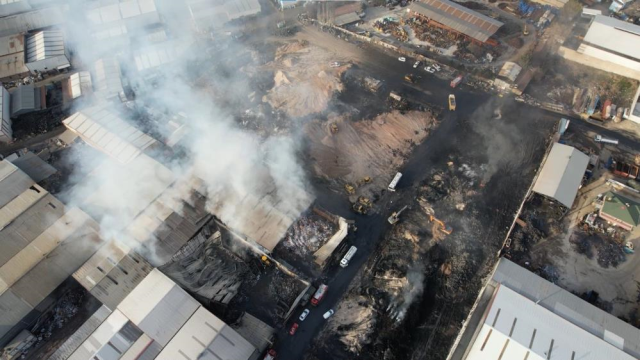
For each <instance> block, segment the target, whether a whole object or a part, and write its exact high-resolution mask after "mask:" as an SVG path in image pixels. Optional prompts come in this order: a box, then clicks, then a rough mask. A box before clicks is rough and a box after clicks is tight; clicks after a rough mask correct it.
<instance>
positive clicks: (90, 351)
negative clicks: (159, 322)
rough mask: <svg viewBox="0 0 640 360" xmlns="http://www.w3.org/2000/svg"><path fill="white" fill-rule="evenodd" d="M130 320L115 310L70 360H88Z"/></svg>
mask: <svg viewBox="0 0 640 360" xmlns="http://www.w3.org/2000/svg"><path fill="white" fill-rule="evenodd" d="M128 321H129V319H127V317H126V316H125V315H124V314H123V313H121V312H120V311H118V310H115V311H114V312H113V313H111V315H109V316H108V317H107V319H106V320H105V321H104V322H102V324H100V326H98V328H97V329H96V330H95V331H94V332H93V333H92V334H91V336H89V337H88V338H87V340H86V341H85V342H84V343H82V345H81V346H79V347H78V348H77V349H76V351H74V353H73V355H71V356H70V357H69V359H68V360H88V359H93V356H94V355H96V354H97V353H98V351H99V350H100V349H101V348H102V347H103V346H104V345H105V344H107V343H108V342H109V341H110V340H111V339H112V338H113V337H114V335H116V334H117V333H118V331H120V329H122V328H123V327H124V326H125V325H126V324H127V322H128Z"/></svg>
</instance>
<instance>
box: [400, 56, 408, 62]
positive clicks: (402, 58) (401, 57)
mask: <svg viewBox="0 0 640 360" xmlns="http://www.w3.org/2000/svg"><path fill="white" fill-rule="evenodd" d="M398 61H400V62H405V61H407V58H406V57H404V56H400V57H399V58H398Z"/></svg>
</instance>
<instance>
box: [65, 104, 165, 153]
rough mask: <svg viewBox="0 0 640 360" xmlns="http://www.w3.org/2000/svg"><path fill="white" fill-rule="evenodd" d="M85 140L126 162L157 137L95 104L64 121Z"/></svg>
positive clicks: (152, 142) (151, 143)
mask: <svg viewBox="0 0 640 360" xmlns="http://www.w3.org/2000/svg"><path fill="white" fill-rule="evenodd" d="M63 123H64V125H65V126H66V127H67V128H68V129H69V130H71V131H73V132H75V133H76V134H78V135H80V137H82V139H83V140H84V141H86V142H87V143H89V145H91V146H93V147H95V148H96V149H98V150H100V151H102V152H104V153H106V154H107V155H109V156H111V157H112V158H114V159H116V160H118V161H119V162H121V163H123V164H126V163H128V162H130V161H131V160H133V159H134V158H136V157H137V156H138V155H139V154H140V153H142V152H143V151H144V150H145V149H146V148H148V147H149V146H151V145H153V144H154V143H155V142H156V140H154V139H153V138H152V137H151V136H149V135H147V134H145V133H143V132H142V131H140V130H138V129H136V128H135V127H133V126H131V125H129V124H128V123H127V122H125V121H124V120H122V119H121V118H120V117H119V116H118V115H117V114H116V113H113V112H111V111H109V110H107V109H106V108H102V107H92V108H88V109H84V110H82V111H79V112H77V113H75V114H73V115H71V116H70V117H68V118H66V119H65V120H64V121H63Z"/></svg>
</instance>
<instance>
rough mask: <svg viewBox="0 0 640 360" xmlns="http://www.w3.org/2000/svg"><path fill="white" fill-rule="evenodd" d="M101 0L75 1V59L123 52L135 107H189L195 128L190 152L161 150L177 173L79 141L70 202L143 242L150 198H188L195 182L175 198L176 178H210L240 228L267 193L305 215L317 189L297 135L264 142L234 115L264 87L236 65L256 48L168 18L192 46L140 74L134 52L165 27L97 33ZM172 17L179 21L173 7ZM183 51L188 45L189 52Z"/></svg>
mask: <svg viewBox="0 0 640 360" xmlns="http://www.w3.org/2000/svg"><path fill="white" fill-rule="evenodd" d="M96 3H97V2H83V1H76V2H74V4H73V5H72V6H71V11H70V16H69V20H68V22H67V24H66V27H67V28H66V31H67V34H70V36H68V37H67V42H68V44H67V46H70V47H71V48H72V49H73V56H74V58H75V60H76V61H75V63H77V64H82V66H86V67H87V68H90V66H91V64H92V63H93V62H94V61H95V60H96V59H100V58H103V57H105V56H112V57H113V56H115V57H116V58H117V59H118V61H119V62H120V64H121V66H122V71H123V73H124V74H125V75H123V77H124V78H125V81H124V83H125V84H130V85H131V88H132V89H133V91H134V93H135V102H136V104H137V106H135V108H136V109H143V108H147V109H149V108H150V109H153V110H154V111H155V112H156V113H158V114H165V115H167V116H171V115H174V114H178V113H181V114H184V115H185V117H186V119H187V125H188V127H189V129H190V131H189V132H188V134H187V135H186V137H185V138H184V139H183V141H182V142H181V143H180V145H181V146H183V147H184V151H183V152H182V153H183V156H181V157H176V156H173V155H167V154H166V153H165V152H163V151H159V152H157V153H155V154H154V155H153V157H154V158H155V159H158V160H159V161H160V162H161V163H163V164H164V165H165V166H166V167H168V168H169V169H170V170H171V173H170V174H167V173H165V172H163V171H161V170H158V169H157V168H154V167H152V166H150V165H149V164H153V162H145V161H136V160H134V161H133V162H131V163H129V164H126V165H123V164H120V163H118V162H117V161H115V160H114V159H111V158H105V159H104V160H101V161H100V160H97V159H96V154H95V151H92V150H86V151H85V150H84V149H85V148H84V147H79V148H78V149H77V150H76V151H74V153H75V154H74V157H73V160H74V166H75V167H76V169H77V170H78V171H76V173H75V176H74V177H72V184H74V185H75V186H73V187H72V188H70V189H68V191H66V193H65V196H64V199H65V201H66V202H68V203H71V204H77V205H81V207H84V208H87V207H88V208H90V209H89V210H90V211H89V212H90V213H91V214H92V215H94V216H96V217H97V218H98V220H99V221H100V225H101V229H102V230H101V231H102V233H103V236H105V238H108V239H111V238H117V239H118V240H121V241H125V242H127V243H129V244H130V245H135V244H136V242H135V241H134V240H133V238H135V237H136V236H135V234H136V233H137V230H136V229H127V227H128V226H129V224H131V222H132V221H133V220H134V218H136V216H138V215H139V214H140V212H141V211H143V210H144V209H145V208H147V206H148V205H149V200H150V199H154V198H157V197H158V196H160V194H161V193H163V194H164V196H165V197H167V196H168V197H169V199H168V200H167V201H169V202H171V201H174V202H175V203H179V202H180V200H182V199H188V198H189V192H190V190H191V188H190V187H188V186H174V187H173V188H172V189H171V190H170V193H169V195H167V194H168V193H167V191H169V190H167V189H166V186H167V183H171V182H173V181H175V182H177V183H181V182H183V183H187V182H190V180H191V179H193V177H197V178H199V179H201V180H202V186H201V187H200V188H201V190H202V191H203V192H204V193H205V194H206V195H207V196H208V204H207V206H208V209H209V210H211V211H215V212H216V215H218V216H219V217H220V218H221V220H222V221H223V222H226V223H228V224H232V226H241V225H242V224H243V223H245V222H249V221H251V219H247V218H246V216H247V215H246V211H245V210H246V209H240V208H238V207H237V204H238V203H240V202H241V201H242V200H243V199H246V198H248V197H249V198H255V199H268V201H269V202H270V205H272V206H274V207H276V208H277V210H278V211H280V212H282V213H285V214H289V216H297V214H300V212H302V211H303V210H304V209H305V208H306V207H307V206H308V205H309V203H310V201H311V195H309V194H308V193H307V191H306V189H307V180H306V177H305V173H304V171H303V169H302V167H301V166H300V164H299V162H298V160H297V151H298V146H297V143H298V139H296V138H294V137H292V136H282V135H281V136H279V137H269V138H266V139H265V138H262V137H259V136H257V135H255V134H253V133H250V132H248V131H244V130H242V129H240V128H238V126H237V125H236V122H235V121H234V117H233V116H234V115H233V114H234V113H236V112H239V111H244V109H246V108H247V107H251V106H252V105H251V104H250V102H249V100H248V99H247V97H246V96H247V94H249V93H251V92H252V91H255V90H257V89H253V88H252V85H251V84H250V80H248V79H247V77H245V76H244V75H243V74H242V72H241V71H239V69H238V68H234V66H235V65H236V62H237V58H238V57H241V56H243V55H247V54H249V51H248V49H246V48H245V47H244V46H243V45H242V44H241V43H239V42H237V41H234V40H233V39H232V38H231V37H229V36H225V35H216V36H214V40H213V41H214V42H215V43H212V40H211V39H210V37H209V35H204V36H203V35H196V34H195V33H192V32H187V31H185V30H184V29H185V28H190V24H184V23H180V22H176V21H171V22H165V27H166V26H170V25H174V26H180V27H181V28H180V29H176V28H167V29H166V30H167V31H166V32H165V33H167V34H178V35H174V36H176V37H175V38H171V36H170V35H169V41H172V42H173V43H175V44H182V45H183V46H180V47H176V49H175V51H176V53H175V54H173V55H175V57H176V59H175V60H174V61H173V62H171V63H169V64H165V65H161V66H159V67H157V68H155V69H154V71H153V73H152V75H153V76H150V75H151V74H149V73H146V74H140V73H138V71H137V69H136V68H135V66H134V64H135V61H134V59H133V53H134V52H135V51H137V50H139V49H144V48H145V47H151V46H157V45H158V44H157V43H156V41H155V40H154V39H153V38H154V37H153V36H149V34H150V33H151V32H154V33H157V32H158V30H159V29H158V26H157V25H156V26H155V27H154V28H153V30H148V29H147V30H142V29H140V30H135V29H134V30H131V29H128V32H127V34H126V37H127V38H128V39H129V41H106V40H104V41H99V40H97V39H96V38H95V37H94V35H93V33H92V29H94V28H96V27H95V26H93V25H91V21H87V19H86V16H85V15H86V11H87V9H88V8H89V7H90V6H94V4H96ZM171 4H172V8H174V7H180V6H182V1H175V2H171ZM163 15H164V17H165V18H171V15H172V14H163ZM105 26H106V25H102V26H101V28H102V29H104V28H105ZM221 37H224V38H221ZM184 44H187V45H188V44H191V46H187V45H184ZM180 49H184V51H183V52H181V53H180V51H179V50H180ZM211 49H214V50H211ZM243 58H245V59H246V58H251V57H250V56H244V57H243ZM78 70H81V69H78ZM94 75H95V74H94ZM151 79H153V80H151ZM222 102H224V104H221V103H222ZM83 105H86V104H85V103H83ZM93 105H98V106H103V107H105V109H107V110H109V111H120V112H121V114H122V117H123V119H124V120H126V121H129V122H130V123H131V124H133V125H134V126H136V127H140V126H139V125H140V124H139V119H140V115H141V114H140V113H138V112H135V111H129V110H128V109H127V108H126V107H125V106H123V105H122V104H120V103H118V101H117V100H116V101H111V102H105V101H103V100H101V99H99V98H98V97H96V98H95V99H94V104H93ZM75 110H78V111H81V110H82V109H80V108H78V109H75ZM142 115H144V114H142ZM142 117H144V116H142ZM145 126H147V127H151V130H152V131H151V132H152V133H159V134H161V135H163V136H168V135H169V134H168V133H166V131H167V130H166V128H165V127H164V126H160V125H157V124H155V123H154V122H153V121H148V122H146V123H145ZM99 157H100V158H102V157H101V156H99ZM97 163H99V164H97ZM82 169H94V170H93V171H92V172H91V175H89V176H86V172H87V171H81V170H82ZM87 204H90V205H87ZM83 205H84V206H83ZM176 206H178V205H176ZM138 241H140V239H138ZM146 247H147V250H148V251H151V252H153V245H152V244H150V243H147V244H146Z"/></svg>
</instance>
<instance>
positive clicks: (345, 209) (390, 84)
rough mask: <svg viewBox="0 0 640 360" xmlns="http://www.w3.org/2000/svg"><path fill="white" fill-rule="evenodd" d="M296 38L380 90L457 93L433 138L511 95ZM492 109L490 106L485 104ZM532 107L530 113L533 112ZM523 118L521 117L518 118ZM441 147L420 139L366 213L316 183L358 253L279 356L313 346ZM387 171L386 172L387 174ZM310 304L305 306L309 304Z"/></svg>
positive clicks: (522, 107)
mask: <svg viewBox="0 0 640 360" xmlns="http://www.w3.org/2000/svg"><path fill="white" fill-rule="evenodd" d="M299 36H300V38H303V39H306V40H310V41H311V40H312V41H313V43H314V44H315V45H317V46H321V47H325V48H326V49H327V51H333V52H335V53H336V55H337V56H338V55H339V56H340V57H350V58H352V59H353V61H354V62H355V63H356V65H357V66H358V67H359V68H361V69H363V70H364V71H365V72H367V73H369V74H371V76H374V77H375V78H377V79H379V80H382V81H383V82H384V84H385V85H384V89H383V90H382V91H385V92H389V91H396V92H399V93H400V94H402V95H403V96H405V97H406V98H408V99H409V100H410V101H412V102H418V103H423V104H436V105H438V106H441V107H446V104H447V98H448V95H449V94H450V93H453V94H455V95H456V99H457V103H458V107H457V111H455V112H448V111H447V112H445V113H444V116H443V119H442V123H441V125H440V126H439V127H438V128H437V129H436V130H435V131H434V132H433V133H432V134H431V135H430V138H438V139H440V140H439V142H440V141H443V139H444V140H446V138H447V136H449V135H450V134H452V132H455V131H456V126H457V125H456V124H457V122H458V120H459V119H470V118H471V117H472V116H473V115H474V112H475V111H476V110H477V109H478V108H480V107H482V106H485V104H489V105H487V106H496V105H495V104H500V102H505V101H508V102H513V103H515V101H514V100H513V99H512V98H508V97H505V98H504V99H501V100H500V101H497V102H494V101H490V99H491V98H492V95H490V94H487V93H482V92H478V91H474V90H473V89H470V88H468V87H466V86H465V85H461V86H459V87H458V88H456V89H452V88H451V87H450V86H449V81H450V79H440V78H439V77H438V76H435V75H432V74H429V73H427V72H426V71H424V70H423V68H424V65H421V66H420V67H419V68H418V69H414V68H413V63H414V61H412V60H411V59H407V61H406V62H404V63H403V62H400V61H398V59H397V55H395V54H393V53H391V52H385V51H382V50H380V49H377V48H372V47H366V48H360V47H357V46H355V45H354V44H351V43H347V42H344V41H343V40H339V39H337V38H336V37H335V36H332V35H330V34H327V33H324V32H321V31H319V30H317V29H316V28H315V27H306V28H303V31H302V32H301V33H300V34H299ZM408 73H415V74H420V75H421V76H422V79H421V80H420V81H419V82H418V83H417V84H408V83H407V82H406V81H404V80H403V78H404V75H405V74H408ZM513 106H515V107H516V109H518V111H519V112H521V113H522V112H529V111H531V112H532V113H541V111H540V110H539V109H535V108H531V107H530V106H529V105H526V104H521V103H515V104H513ZM489 111H492V109H489ZM534 111H535V112H534ZM546 117H549V118H550V119H560V117H561V116H560V115H557V114H551V113H546V116H545V118H546ZM523 121H524V120H523ZM570 128H571V129H572V131H576V130H577V131H585V132H592V133H593V134H600V135H603V136H606V137H612V138H616V139H619V140H620V144H621V145H623V146H626V147H629V148H630V149H634V150H638V151H640V146H639V144H638V142H637V140H636V139H635V138H634V137H633V136H632V135H631V134H620V133H615V132H613V131H611V130H609V129H606V128H604V127H602V126H599V125H597V124H592V123H589V122H585V121H583V120H580V119H575V118H574V119H572V121H571V125H570ZM446 148H447V147H446V146H443V147H442V149H440V150H439V149H438V148H435V149H434V146H433V142H430V141H429V140H428V141H425V142H424V143H422V144H420V145H419V146H418V147H417V148H416V149H415V151H414V152H413V153H412V155H411V156H410V157H409V159H408V160H407V162H406V163H405V166H404V168H403V169H401V170H400V171H401V172H402V173H403V174H404V176H403V178H402V180H401V181H400V184H399V186H398V191H397V192H395V193H392V192H385V193H384V194H383V195H382V196H381V198H380V199H379V200H378V202H377V203H376V208H377V209H379V210H378V211H379V212H378V213H374V214H372V215H370V216H360V215H356V214H354V213H353V212H351V211H350V209H349V203H348V201H347V200H346V198H345V197H344V196H342V195H339V194H336V193H333V192H331V191H329V190H328V189H325V188H323V187H321V186H318V187H317V189H316V193H317V194H316V195H317V202H318V205H320V206H322V207H323V208H325V209H327V210H329V211H330V212H332V213H336V214H339V215H341V216H345V217H347V218H350V219H354V220H355V221H356V226H357V228H358V231H357V233H356V235H355V237H354V239H353V240H352V243H351V245H355V246H357V247H358V252H357V253H356V255H355V257H354V258H353V259H352V260H351V263H350V264H349V266H348V267H347V268H345V269H342V268H340V267H339V266H335V265H334V266H331V265H329V268H328V269H327V270H326V271H325V273H324V275H323V277H322V278H321V279H319V281H318V283H325V284H327V285H328V286H329V289H328V292H327V294H326V296H325V298H324V299H323V300H322V302H321V303H320V304H319V305H318V306H317V307H310V309H311V312H310V314H309V315H308V317H307V318H306V319H305V320H304V321H303V322H299V321H298V316H299V315H300V313H301V312H302V309H299V310H298V311H297V312H296V313H294V316H292V319H291V320H290V321H289V323H287V325H286V326H285V328H283V329H281V330H280V331H279V332H278V340H277V343H276V346H275V349H276V351H277V352H278V359H279V360H297V359H302V358H303V356H304V354H305V352H306V351H307V350H308V349H309V347H310V346H311V345H312V342H313V339H314V338H315V337H316V336H317V335H318V334H319V332H320V331H321V330H322V328H323V326H324V324H325V322H326V320H325V319H324V318H323V314H324V313H325V312H326V311H328V310H329V309H332V308H335V307H336V305H337V303H338V302H339V301H340V299H341V297H342V296H343V295H344V294H345V292H346V291H347V290H348V288H349V285H350V284H351V282H352V280H353V279H354V277H355V276H356V275H357V273H358V271H359V270H360V269H361V268H362V266H363V265H364V264H365V262H366V261H367V260H368V259H369V257H370V256H371V255H372V253H374V251H375V249H376V248H377V245H378V244H379V242H380V240H381V239H382V238H383V236H382V235H383V234H384V233H385V232H386V230H387V229H388V227H389V226H390V225H389V224H388V223H387V221H386V218H387V217H388V216H389V212H390V210H388V209H396V208H399V207H400V206H402V205H403V204H405V203H408V202H409V201H410V200H411V196H412V192H411V188H412V187H413V186H414V185H416V184H417V183H418V182H420V181H421V180H423V179H424V178H425V177H426V176H427V174H428V172H429V170H430V169H429V168H427V167H426V166H422V164H423V163H424V162H425V161H424V160H425V158H426V157H430V159H431V160H430V161H431V162H433V159H434V158H436V157H440V158H441V159H442V161H446V160H444V159H446V156H445V155H446V154H444V153H443V152H444V151H446ZM390 176H391V174H390ZM309 306H310V305H309ZM294 322H298V323H299V324H300V327H299V328H298V330H297V332H296V334H295V335H293V336H291V335H289V334H288V332H289V329H290V326H291V324H293V323H294Z"/></svg>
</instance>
